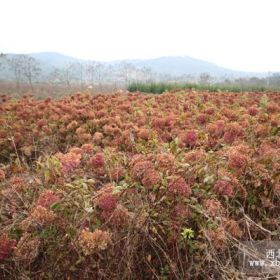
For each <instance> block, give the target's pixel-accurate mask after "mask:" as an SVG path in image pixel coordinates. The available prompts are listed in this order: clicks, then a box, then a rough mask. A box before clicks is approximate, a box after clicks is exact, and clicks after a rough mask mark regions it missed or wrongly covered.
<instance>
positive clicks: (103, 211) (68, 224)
mask: <svg viewBox="0 0 280 280" xmlns="http://www.w3.org/2000/svg"><path fill="white" fill-rule="evenodd" d="M279 131H280V95H279V94H278V93H276V92H267V93H260V92H245V93H233V92H217V93H209V92H193V91H190V90H188V91H184V90H181V91H177V92H172V93H170V92H167V93H163V94H161V95H149V94H142V93H139V92H136V93H120V92H116V93H113V94H108V95H101V94H100V95H89V94H84V93H77V94H75V95H72V96H67V97H63V98H60V99H55V100H54V99H52V98H47V99H44V100H37V99H35V98H33V97H32V96H29V95H26V96H24V97H23V98H21V99H17V100H15V99H9V98H8V97H7V96H1V105H0V163H1V165H0V278H1V279H248V277H247V278H246V276H244V275H242V274H241V272H240V270H239V269H238V258H237V248H238V246H239V244H240V242H241V241H243V240H266V239H272V240H279V237H280V235H279V234H280V233H279V224H280V220H279V210H280V209H279V208H280V137H279ZM244 277H245V278H244Z"/></svg>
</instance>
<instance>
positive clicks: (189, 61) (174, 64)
mask: <svg viewBox="0 0 280 280" xmlns="http://www.w3.org/2000/svg"><path fill="white" fill-rule="evenodd" d="M13 55H16V54H9V55H8V57H11V56H13ZM28 55H30V56H32V57H34V58H35V59H37V60H38V61H39V62H40V64H41V68H42V76H46V75H48V73H50V72H51V71H52V70H53V69H54V68H63V67H65V66H67V65H69V64H71V63H77V62H81V63H83V62H86V60H83V59H79V58H75V57H72V56H67V55H64V54H60V53H56V52H41V53H30V54H28ZM122 61H125V62H127V63H130V64H133V65H134V66H136V67H148V68H151V70H152V71H153V72H155V73H159V74H168V75H171V76H177V77H178V76H184V75H195V76H198V75H200V74H201V73H209V74H210V75H211V76H214V77H217V78H225V77H227V78H237V77H253V76H254V77H259V78H260V77H265V76H267V73H253V72H242V71H235V70H231V69H226V68H223V67H221V66H218V65H216V64H214V63H211V62H207V61H204V60H200V59H196V58H192V57H189V56H166V57H159V58H154V59H143V60H140V59H129V60H115V61H110V62H102V61H99V62H100V63H104V64H105V65H109V64H111V65H117V64H118V63H120V62H122ZM0 75H1V73H0ZM2 76H3V77H4V75H2ZM6 76H7V74H6ZM0 79H1V77H0Z"/></svg>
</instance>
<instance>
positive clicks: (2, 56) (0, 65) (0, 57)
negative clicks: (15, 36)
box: [0, 53, 6, 70]
mask: <svg viewBox="0 0 280 280" xmlns="http://www.w3.org/2000/svg"><path fill="white" fill-rule="evenodd" d="M5 58H6V55H5V54H3V53H0V70H1V68H3V64H4V63H3V62H4V60H5Z"/></svg>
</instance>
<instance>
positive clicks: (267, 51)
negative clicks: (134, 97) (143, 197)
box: [0, 0, 280, 72]
mask: <svg viewBox="0 0 280 280" xmlns="http://www.w3.org/2000/svg"><path fill="white" fill-rule="evenodd" d="M279 11H280V1H279V0H171V1H165V0H159V1H157V0H78V1H76V0H25V1H23V0H1V10H0V52H3V53H31V52H59V53H63V54H66V55H71V56H74V57H78V58H83V59H93V60H101V61H110V60H117V59H147V58H155V57H160V56H191V57H194V58H199V59H203V60H206V61H209V62H213V63H215V64H217V65H220V66H223V67H226V68H230V69H234V70H243V71H256V72H259V71H267V72H268V71H280V55H279V50H280V36H279V27H280V16H279Z"/></svg>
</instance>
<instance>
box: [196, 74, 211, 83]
mask: <svg viewBox="0 0 280 280" xmlns="http://www.w3.org/2000/svg"><path fill="white" fill-rule="evenodd" d="M211 81H212V77H211V76H210V74H209V73H202V74H200V76H199V82H200V83H201V84H203V85H207V84H210V82H211Z"/></svg>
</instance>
